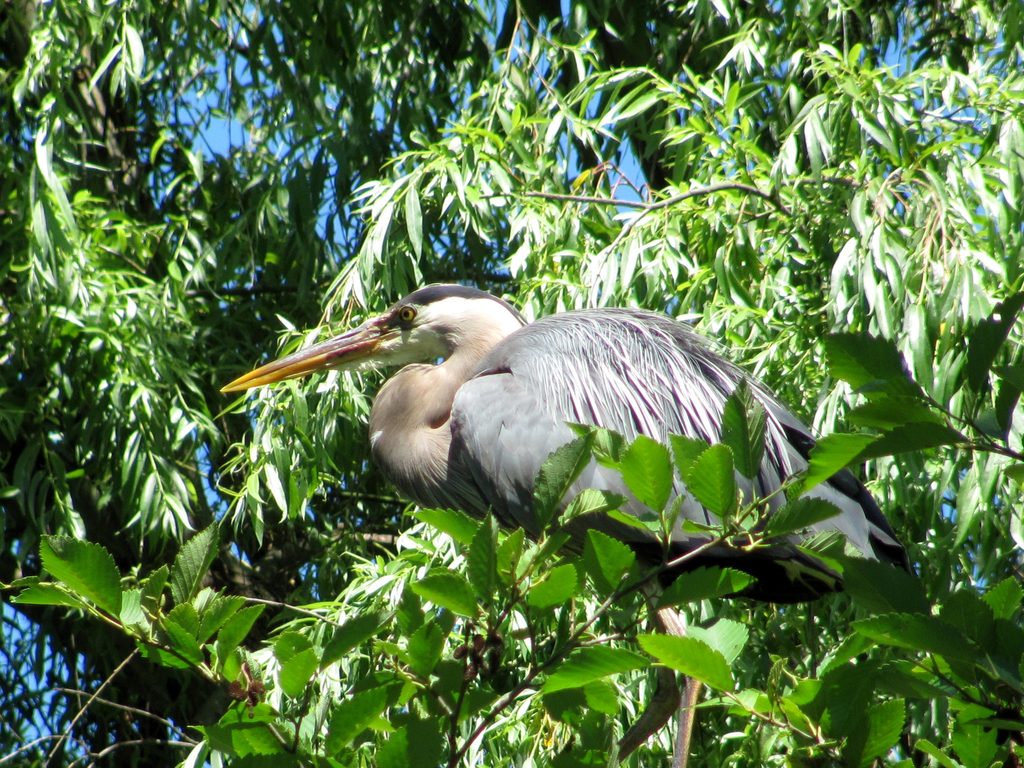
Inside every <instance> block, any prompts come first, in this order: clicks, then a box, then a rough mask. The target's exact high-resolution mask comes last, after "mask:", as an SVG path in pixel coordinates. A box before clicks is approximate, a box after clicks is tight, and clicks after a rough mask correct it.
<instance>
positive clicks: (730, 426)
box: [722, 380, 766, 478]
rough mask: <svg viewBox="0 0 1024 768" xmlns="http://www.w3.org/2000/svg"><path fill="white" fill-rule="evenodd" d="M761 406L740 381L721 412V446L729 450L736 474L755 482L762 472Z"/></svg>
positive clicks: (762, 409) (763, 414)
mask: <svg viewBox="0 0 1024 768" xmlns="http://www.w3.org/2000/svg"><path fill="white" fill-rule="evenodd" d="M765 423H766V419H765V410H764V406H763V405H761V403H760V402H759V401H758V400H757V399H756V398H755V397H754V395H753V393H752V392H751V389H750V386H749V385H748V384H747V382H746V380H743V381H742V382H741V384H740V386H739V387H737V388H736V390H735V391H734V392H733V393H732V394H731V395H729V397H728V399H727V400H726V401H725V409H724V410H723V411H722V442H723V443H725V444H726V445H727V446H729V448H730V449H731V450H732V455H733V460H734V462H735V464H736V471H737V472H739V473H740V474H741V475H743V476H744V477H748V478H754V477H756V476H757V473H758V472H760V470H761V459H762V458H763V457H764V441H765Z"/></svg>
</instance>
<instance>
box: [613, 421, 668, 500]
mask: <svg viewBox="0 0 1024 768" xmlns="http://www.w3.org/2000/svg"><path fill="white" fill-rule="evenodd" d="M619 471H621V472H622V479H623V480H624V481H625V482H626V485H627V486H629V490H630V491H632V492H633V495H634V496H636V498H637V501H639V502H640V503H641V504H643V505H644V506H645V507H647V508H648V509H652V510H655V511H660V510H662V509H664V507H665V504H666V503H667V502H668V497H669V494H670V493H671V492H672V459H671V457H670V456H669V452H668V449H667V448H666V447H665V446H663V445H662V444H661V443H659V442H657V441H656V440H652V439H651V438H649V437H647V436H646V435H640V436H639V437H637V438H636V440H634V441H633V442H632V443H630V445H629V447H628V448H627V449H626V451H625V453H624V454H623V455H622V460H621V461H620V462H619Z"/></svg>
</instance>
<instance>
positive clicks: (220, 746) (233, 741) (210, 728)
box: [197, 711, 286, 765]
mask: <svg viewBox="0 0 1024 768" xmlns="http://www.w3.org/2000/svg"><path fill="white" fill-rule="evenodd" d="M229 713H230V711H229ZM271 722H272V721H271ZM270 725H271V723H270V722H260V721H259V720H257V721H256V722H247V721H245V720H235V721H233V722H229V721H227V715H225V717H223V718H221V722H219V723H217V724H216V725H206V726H202V727H200V728H197V730H199V731H200V732H201V733H203V734H204V735H205V736H206V739H207V741H208V742H209V744H210V747H211V749H215V750H217V751H218V752H225V753H227V754H229V755H235V756H237V757H240V758H246V757H255V756H266V757H271V756H272V757H273V762H274V763H275V765H281V764H282V763H283V762H284V761H285V760H286V753H285V748H284V745H282V744H281V742H280V740H279V737H278V736H275V734H274V732H273V731H272V730H271V728H270ZM233 762H238V761H233ZM264 762H266V761H264ZM257 764H258V763H257ZM285 764H286V763H285Z"/></svg>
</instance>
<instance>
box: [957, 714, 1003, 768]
mask: <svg viewBox="0 0 1024 768" xmlns="http://www.w3.org/2000/svg"><path fill="white" fill-rule="evenodd" d="M976 709H979V710H980V709H982V708H981V707H977V708H976ZM970 716H971V713H970V710H968V711H965V712H961V713H960V716H959V717H958V718H957V723H956V726H955V727H954V728H953V738H952V742H953V750H954V751H955V752H956V756H957V757H958V758H959V759H960V762H961V763H962V764H963V765H964V768H989V766H990V765H991V764H992V761H993V759H994V758H995V756H996V750H997V749H998V745H997V744H996V737H997V736H998V730H997V729H996V728H990V727H984V726H982V725H975V724H973V723H970V722H965V721H966V720H968V719H969V717H970Z"/></svg>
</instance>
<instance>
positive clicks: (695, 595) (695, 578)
mask: <svg viewBox="0 0 1024 768" xmlns="http://www.w3.org/2000/svg"><path fill="white" fill-rule="evenodd" d="M753 580H754V577H753V576H751V575H750V574H748V573H743V571H737V570H735V569H733V568H697V569H696V570H693V571H689V572H687V573H682V574H680V575H679V576H677V577H676V578H675V580H674V581H673V582H672V583H671V584H669V585H668V587H666V588H665V590H664V591H663V592H662V593H661V595H659V597H658V606H659V607H664V606H666V605H683V604H685V603H693V602H696V601H698V600H710V599H712V598H716V597H725V596H727V595H734V594H736V593H737V592H741V591H742V590H743V589H745V588H746V587H747V586H748V585H749V584H750V583H751V582H752V581H753Z"/></svg>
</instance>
